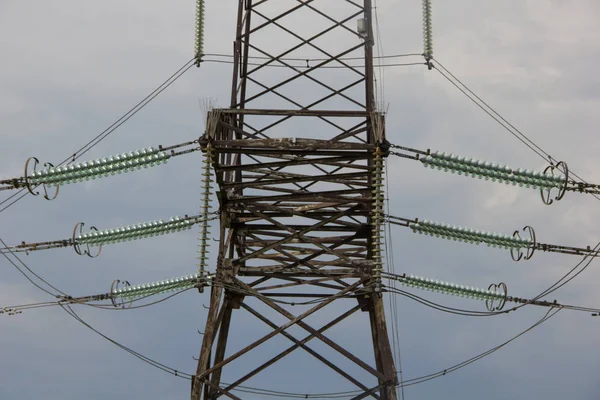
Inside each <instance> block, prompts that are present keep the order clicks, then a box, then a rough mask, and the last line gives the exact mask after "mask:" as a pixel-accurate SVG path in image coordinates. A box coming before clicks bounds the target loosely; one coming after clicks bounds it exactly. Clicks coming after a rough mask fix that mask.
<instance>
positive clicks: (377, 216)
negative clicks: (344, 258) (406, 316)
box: [371, 147, 385, 292]
mask: <svg viewBox="0 0 600 400" xmlns="http://www.w3.org/2000/svg"><path fill="white" fill-rule="evenodd" d="M382 155H383V153H382V151H381V149H380V148H379V147H377V150H376V151H375V153H374V156H375V157H374V159H373V166H374V170H373V192H372V194H373V203H372V209H371V213H372V222H371V223H372V226H373V230H372V233H371V239H372V249H373V250H372V251H373V280H374V282H375V291H377V292H379V291H381V273H382V272H383V262H382V246H381V244H382V239H383V235H384V233H383V227H384V223H385V221H384V219H385V218H384V209H383V207H384V201H385V197H384V191H383V186H384V183H383V157H382Z"/></svg>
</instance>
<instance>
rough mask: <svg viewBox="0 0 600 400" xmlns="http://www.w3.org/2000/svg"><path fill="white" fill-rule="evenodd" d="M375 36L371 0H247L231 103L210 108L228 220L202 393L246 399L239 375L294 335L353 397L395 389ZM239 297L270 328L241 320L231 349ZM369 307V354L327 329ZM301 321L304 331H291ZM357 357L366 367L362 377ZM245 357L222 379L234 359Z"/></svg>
mask: <svg viewBox="0 0 600 400" xmlns="http://www.w3.org/2000/svg"><path fill="white" fill-rule="evenodd" d="M326 7H329V8H326ZM372 48H373V32H372V15H371V0H345V1H343V0H339V1H336V2H329V3H327V4H323V3H319V2H315V1H310V0H302V1H301V0H296V1H291V0H287V1H282V0H277V1H265V0H239V2H238V13H237V30H236V36H235V42H234V60H233V61H234V62H233V80H232V84H231V105H230V107H229V108H219V109H213V110H211V111H209V112H208V117H207V127H206V133H205V134H204V135H203V136H202V137H201V140H200V141H201V145H202V147H203V150H204V152H205V154H206V156H207V157H208V159H209V162H210V163H211V164H212V170H213V171H214V176H215V179H216V183H217V184H218V190H217V193H218V196H217V197H218V200H219V213H220V232H219V250H218V255H217V265H216V276H215V278H214V280H213V282H214V283H213V287H212V288H211V293H210V306H209V311H208V315H207V320H206V328H205V330H204V336H203V341H202V347H201V350H200V356H199V361H198V368H197V372H196V376H195V379H193V380H192V396H191V398H192V399H200V398H204V399H215V398H217V397H221V396H224V397H226V398H232V399H237V398H238V397H237V396H236V395H234V394H233V393H232V390H233V389H236V388H239V386H240V385H244V384H245V383H246V382H247V381H248V380H249V379H251V378H253V377H255V376H257V375H258V374H261V375H265V374H266V375H268V374H269V373H270V372H272V371H273V368H269V367H271V366H272V365H273V364H275V363H276V362H278V361H279V360H281V359H283V358H284V357H286V356H288V355H289V354H290V353H292V352H293V351H295V350H297V349H302V350H303V351H305V352H307V353H308V354H310V355H311V356H313V357H314V358H316V359H317V360H319V361H320V362H322V364H323V365H324V366H326V367H328V368H329V370H331V371H333V372H332V373H333V374H338V375H340V376H342V377H344V378H345V381H346V382H347V383H348V386H347V387H348V388H349V389H348V390H355V389H356V390H358V391H359V392H361V393H359V394H358V395H357V396H356V397H355V398H357V399H360V398H367V397H369V398H378V399H395V398H396V395H395V386H396V385H397V375H396V370H395V366H394V361H393V358H392V352H391V348H390V344H389V339H388V333H387V328H386V321H385V315H384V307H383V301H382V292H381V282H380V281H381V272H382V254H381V252H382V246H383V243H382V240H383V239H382V226H383V223H384V216H383V201H384V199H383V162H384V157H385V156H386V154H387V148H386V143H387V142H386V140H385V129H384V118H383V115H382V114H381V113H379V112H378V111H377V109H376V104H375V95H374V77H373V50H372ZM206 179H210V178H209V177H206ZM204 240H205V238H204ZM202 257H204V255H202ZM307 299H308V300H309V301H310V300H313V301H312V302H310V304H309V305H307V304H306V303H307ZM333 303H336V305H339V304H340V303H344V304H345V307H348V304H349V309H348V310H347V311H346V312H340V311H339V307H332V306H331V305H332V304H333ZM301 304H303V307H304V311H302V312H300V313H298V312H297V309H298V308H299V307H298V306H299V305H301ZM294 305H296V307H293V306H294ZM240 309H243V310H246V311H248V312H249V314H250V315H253V316H254V317H256V318H257V319H258V320H260V321H262V322H263V323H265V324H266V325H268V326H269V327H270V331H269V333H268V334H266V335H264V336H262V337H256V338H252V339H250V338H249V337H248V336H249V335H247V334H246V332H236V333H235V341H236V345H238V344H239V342H240V341H245V343H244V344H245V346H244V347H242V348H241V349H240V350H236V351H235V352H228V351H227V350H228V342H230V341H231V340H232V332H230V325H231V322H232V319H233V318H235V317H236V315H237V314H238V313H239V312H240V311H237V312H234V310H240ZM319 310H323V311H324V312H325V313H324V312H323V311H321V313H320V314H321V315H323V316H322V318H326V319H327V320H328V321H329V322H328V323H326V324H325V325H323V326H320V327H313V326H312V325H311V324H310V323H309V322H307V319H310V318H309V317H310V316H313V314H314V313H316V312H317V311H319ZM359 310H360V311H362V312H363V313H362V315H364V317H362V318H360V320H361V321H362V322H364V323H363V324H361V326H360V329H364V330H365V331H366V330H368V329H370V333H371V337H372V346H373V352H372V356H371V357H368V359H365V358H364V357H363V358H361V357H359V356H358V355H356V354H355V353H356V349H348V348H344V347H343V346H342V345H340V344H339V343H338V342H336V341H335V340H332V339H330V338H329V337H328V336H327V334H326V333H325V331H326V330H328V329H330V328H332V327H333V326H336V325H343V324H344V322H346V321H347V317H349V316H350V315H352V314H354V313H356V312H358V311H359ZM327 311H328V312H327ZM269 313H271V314H276V315H277V316H278V317H279V320H281V319H282V317H283V320H284V321H285V322H284V323H275V322H274V321H273V320H272V319H271V318H273V317H269ZM298 327H299V328H302V329H303V330H304V331H305V332H306V334H307V336H303V337H302V338H297V337H295V336H294V335H292V333H290V330H291V329H290V328H294V329H296V330H297V329H298ZM353 329H356V327H354V328H353ZM281 336H283V337H285V338H287V339H289V342H290V343H288V345H286V346H285V347H283V348H281V352H279V353H278V354H277V355H275V356H274V357H272V358H270V359H268V360H267V361H264V362H261V363H257V361H256V358H257V357H255V356H254V357H253V354H256V353H257V352H258V353H260V350H259V349H257V347H258V346H259V345H262V344H264V343H269V344H268V346H279V345H281V341H275V340H273V339H274V338H279V337H281ZM311 341H315V342H316V341H319V342H321V346H322V344H325V345H326V347H327V348H328V349H329V350H332V352H334V353H337V354H338V355H341V356H343V358H345V359H346V361H345V364H342V365H340V364H339V363H335V362H334V361H332V360H331V359H329V358H328V357H326V356H324V355H323V354H322V352H321V351H316V350H315V349H314V348H313V347H311V345H312V343H311ZM229 347H231V346H229ZM270 349H272V347H270ZM363 356H364V354H363ZM259 358H260V357H259ZM263 358H264V357H263ZM234 364H237V365H236V366H235V368H233V367H234ZM348 364H353V365H354V366H355V367H356V366H358V368H359V369H361V370H362V373H361V376H360V377H359V378H357V377H355V376H353V375H352V374H351V373H349V372H347V368H346V367H347V365H348ZM286 365H287V364H286ZM241 368H245V369H246V370H247V371H246V372H245V373H243V374H242V375H240V376H239V377H234V378H233V379H234V381H233V382H231V383H228V384H224V383H222V381H221V377H222V374H223V373H224V371H228V372H227V373H228V374H229V371H231V373H234V372H235V373H239V371H240V369H241ZM295 373H296V371H294V370H293V369H291V370H290V371H289V374H290V376H292V375H293V374H295ZM303 373H306V371H304V372H303ZM296 375H298V374H296ZM228 376H229V378H228V381H231V375H228ZM321 378H325V379H326V377H325V376H322V375H321ZM298 379H308V377H306V376H302V377H301V376H298Z"/></svg>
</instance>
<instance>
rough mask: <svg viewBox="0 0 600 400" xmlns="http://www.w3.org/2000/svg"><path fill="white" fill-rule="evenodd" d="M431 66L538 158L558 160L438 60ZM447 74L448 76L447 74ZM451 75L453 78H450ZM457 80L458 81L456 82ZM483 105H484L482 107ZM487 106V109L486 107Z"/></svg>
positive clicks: (582, 180) (581, 179)
mask: <svg viewBox="0 0 600 400" xmlns="http://www.w3.org/2000/svg"><path fill="white" fill-rule="evenodd" d="M432 66H433V68H435V70H436V71H438V72H439V73H440V75H442V76H443V77H444V78H445V79H446V80H448V82H450V83H451V84H452V85H453V86H454V87H456V88H457V89H458V90H459V91H460V92H461V93H462V94H464V95H465V96H466V97H467V98H468V99H469V100H471V101H472V102H473V103H474V104H475V105H477V107H479V108H480V109H481V110H483V111H484V112H485V113H486V114H487V115H488V116H490V117H491V118H492V119H493V120H494V121H496V122H497V123H498V124H499V125H500V126H502V127H503V128H504V129H505V130H506V131H508V132H509V133H510V134H511V135H513V136H514V137H515V138H517V139H518V140H519V141H520V142H521V143H523V144H524V145H525V146H527V147H528V148H529V149H530V150H531V151H533V152H534V153H536V154H537V155H538V156H539V157H540V158H542V159H543V160H544V161H550V163H552V164H556V163H558V162H559V161H558V160H557V159H555V158H554V157H552V156H551V155H550V154H548V153H547V152H546V151H545V150H544V149H542V148H541V147H540V146H538V145H537V144H536V143H535V142H534V141H533V140H531V139H530V138H529V137H527V135H525V134H524V133H523V132H521V131H520V130H519V129H517V128H516V127H515V126H514V125H513V124H512V123H510V122H509V121H508V120H507V119H506V118H504V117H503V116H502V115H501V114H500V113H498V112H497V111H496V110H495V109H494V108H493V107H491V106H490V105H489V104H488V103H487V102H485V101H484V100H483V99H482V98H481V97H480V96H478V95H477V94H476V93H475V92H473V91H472V90H471V89H469V87H468V86H467V85H465V84H464V83H463V82H462V81H461V80H460V79H458V78H457V77H456V76H455V75H454V74H452V72H450V71H449V70H448V69H447V68H446V67H444V65H443V64H442V63H441V62H440V61H439V60H437V59H436V60H435V63H434V64H432ZM437 66H440V67H441V68H442V69H443V70H444V71H445V73H444V72H442V71H441V70H440V69H439V68H437ZM448 75H449V76H448ZM450 77H452V78H453V79H454V80H452V79H450ZM457 82H458V83H457ZM484 106H485V107H484ZM486 107H487V109H486ZM570 172H571V174H572V175H573V176H575V177H576V178H577V179H579V180H580V181H581V182H583V183H585V184H587V183H588V182H587V181H586V180H585V179H583V178H582V177H581V176H579V175H577V174H576V173H575V172H574V171H572V170H571V171H570ZM592 196H594V197H595V198H596V199H598V200H600V196H598V195H596V194H592Z"/></svg>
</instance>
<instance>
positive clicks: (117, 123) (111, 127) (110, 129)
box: [0, 58, 195, 213]
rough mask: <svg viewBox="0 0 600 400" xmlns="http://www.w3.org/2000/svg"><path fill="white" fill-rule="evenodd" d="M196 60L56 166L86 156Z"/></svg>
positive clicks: (21, 192)
mask: <svg viewBox="0 0 600 400" xmlns="http://www.w3.org/2000/svg"><path fill="white" fill-rule="evenodd" d="M194 61H195V58H192V59H191V60H189V61H187V62H186V63H185V64H184V65H183V66H182V67H181V68H179V69H178V70H177V71H176V72H175V73H173V74H172V75H171V76H169V77H168V78H167V79H166V80H165V81H164V82H162V83H161V84H160V85H159V86H158V87H156V88H155V89H154V90H153V91H152V92H150V94H148V95H147V96H146V97H144V98H143V99H142V100H141V101H139V102H138V103H137V104H136V105H135V106H133V107H132V108H131V109H130V110H129V111H127V112H126V113H125V114H123V115H122V116H121V117H120V118H118V119H117V120H116V121H115V122H113V123H112V124H111V125H109V126H108V127H107V128H106V129H104V130H103V131H102V132H100V133H99V134H98V135H96V136H95V137H94V138H93V139H92V140H90V141H88V142H87V143H86V144H85V145H83V146H82V147H80V148H79V149H78V150H76V151H75V152H74V153H73V154H72V155H70V156H69V157H67V158H65V159H64V160H63V161H62V162H61V163H59V164H57V165H56V166H61V165H63V164H65V163H66V162H69V161H70V162H73V161H75V160H77V159H79V158H80V157H81V156H83V155H84V154H86V153H87V152H88V151H90V150H91V149H92V148H94V147H95V146H96V145H98V144H99V143H100V142H102V141H103V140H104V139H106V138H107V137H108V136H109V135H110V134H112V133H113V132H114V131H115V130H116V129H117V128H119V127H120V126H121V125H123V124H124V123H125V122H127V121H128V120H129V119H130V118H131V117H133V116H134V115H135V114H137V113H138V112H139V111H140V110H141V109H143V108H144V107H145V106H146V105H148V104H149V103H150V102H151V101H152V100H154V99H155V98H156V97H157V96H158V95H159V94H161V93H162V92H163V91H164V90H165V89H167V88H168V87H169V86H171V85H172V84H173V83H174V82H175V81H177V80H178V79H179V78H180V77H181V76H182V75H183V74H185V73H186V72H187V71H188V70H189V69H190V68H191V67H193V66H194ZM28 193H29V192H28V190H27V189H25V188H23V189H20V190H18V191H17V192H15V193H13V194H12V195H10V196H9V197H7V198H6V199H4V200H3V201H0V206H3V205H4V204H6V203H7V202H9V201H10V200H12V199H13V198H15V197H17V196H18V197H17V199H16V200H14V201H12V202H10V203H9V204H8V205H6V206H4V207H3V208H1V209H0V213H1V212H3V211H4V210H6V209H8V208H9V207H11V206H12V205H13V204H15V203H17V202H18V201H19V200H21V199H22V198H24V197H25V196H27V194H28Z"/></svg>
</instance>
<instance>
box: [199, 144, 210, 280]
mask: <svg viewBox="0 0 600 400" xmlns="http://www.w3.org/2000/svg"><path fill="white" fill-rule="evenodd" d="M202 152H203V153H204V171H203V173H202V178H203V179H202V197H201V205H200V214H201V215H202V216H203V217H202V222H201V224H200V235H199V237H198V239H199V241H200V243H199V244H198V273H199V276H200V277H201V278H202V277H204V276H205V275H206V266H207V263H208V247H209V245H208V243H207V241H208V240H209V233H210V232H209V231H210V225H209V224H208V222H209V221H208V214H209V213H210V208H211V205H210V199H211V193H212V189H213V186H212V182H213V179H212V172H211V169H212V158H213V148H212V146H211V145H210V142H209V143H207V144H206V147H204V148H202ZM200 291H202V287H200Z"/></svg>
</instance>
